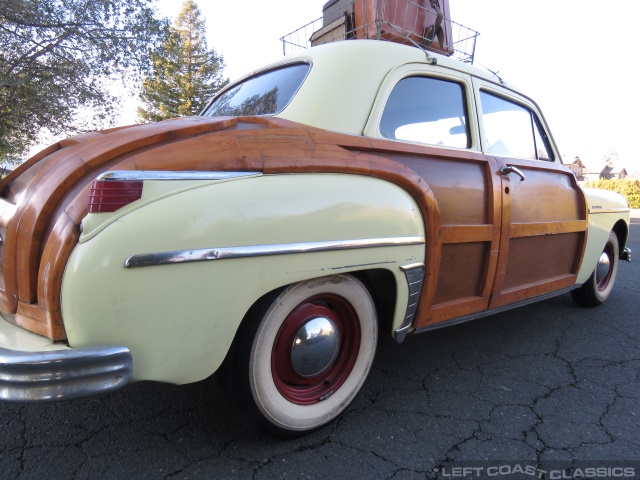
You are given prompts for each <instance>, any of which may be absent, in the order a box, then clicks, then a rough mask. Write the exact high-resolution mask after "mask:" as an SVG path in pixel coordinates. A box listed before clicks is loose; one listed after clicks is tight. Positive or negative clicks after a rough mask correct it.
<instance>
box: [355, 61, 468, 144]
mask: <svg viewBox="0 0 640 480" xmlns="http://www.w3.org/2000/svg"><path fill="white" fill-rule="evenodd" d="M409 77H427V78H432V79H436V80H444V81H448V82H453V83H457V84H459V85H460V87H461V88H462V93H463V101H464V107H465V110H466V111H465V114H466V120H467V125H466V126H467V135H468V138H467V140H468V144H467V145H468V146H467V147H466V148H462V147H449V146H443V145H433V144H428V143H422V142H416V141H409V140H400V139H391V138H387V137H384V136H383V135H382V132H381V131H380V124H381V121H382V114H383V112H384V109H385V107H386V105H387V102H388V101H389V97H390V96H391V92H392V91H393V89H394V88H395V87H396V85H397V84H398V83H400V82H401V81H402V80H404V79H405V78H409ZM474 102H475V98H474V92H473V83H472V79H471V76H470V75H468V74H465V73H462V72H458V71H455V70H449V69H446V70H445V69H443V68H442V67H438V66H431V65H423V64H406V65H402V66H400V67H397V68H396V69H394V70H392V71H391V72H390V73H389V74H388V75H387V77H386V78H385V80H384V81H383V82H382V85H381V87H380V89H379V91H378V95H377V96H376V100H375V101H374V103H373V107H372V109H371V114H370V115H369V120H368V121H367V123H366V125H365V128H364V131H363V135H364V136H367V137H375V138H381V139H383V140H386V141H389V142H400V143H407V144H411V145H422V146H426V147H435V148H443V149H447V150H454V151H480V140H479V130H478V124H477V117H476V115H477V113H476V108H475V106H474V105H475V103H474Z"/></svg>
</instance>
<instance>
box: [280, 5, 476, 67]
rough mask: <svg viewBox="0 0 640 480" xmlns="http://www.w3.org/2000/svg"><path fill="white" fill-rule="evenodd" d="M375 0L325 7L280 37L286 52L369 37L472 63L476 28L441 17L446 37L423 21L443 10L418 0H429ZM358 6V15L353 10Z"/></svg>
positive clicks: (286, 53) (283, 49)
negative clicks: (304, 22) (437, 9)
mask: <svg viewBox="0 0 640 480" xmlns="http://www.w3.org/2000/svg"><path fill="white" fill-rule="evenodd" d="M374 1H376V2H377V4H376V5H375V7H372V6H371V5H372V2H371V0H341V1H340V0H336V1H335V2H334V4H333V5H337V6H335V8H332V9H328V10H325V11H324V12H323V16H322V17H320V18H318V19H317V20H314V21H312V22H309V23H307V24H306V25H303V26H302V27H300V28H298V29H296V30H294V31H293V32H291V33H288V34H287V35H285V36H283V37H281V38H280V41H282V51H283V54H284V55H289V54H291V53H299V52H301V51H302V50H305V49H307V48H309V47H313V46H316V45H322V44H325V43H331V42H337V41H342V40H352V39H364V38H368V39H375V40H386V41H393V42H397V43H403V44H407V45H413V46H416V47H419V48H422V49H424V50H428V51H432V52H436V53H444V54H445V55H448V56H451V57H452V58H455V59H457V60H460V61H462V62H465V63H469V64H473V57H474V54H475V49H476V40H477V38H478V35H479V33H478V32H477V31H475V30H472V29H470V28H468V27H465V26H464V25H461V24H459V23H456V22H454V21H452V20H450V19H448V18H442V17H441V20H442V21H443V22H444V23H442V26H443V28H445V29H449V31H448V32H447V33H445V35H444V41H443V35H442V33H441V32H442V30H440V32H438V29H437V26H435V25H433V24H431V25H425V24H424V23H423V22H424V21H425V19H426V18H429V17H431V18H437V14H438V13H440V12H436V10H434V9H432V8H428V7H424V6H423V5H421V4H420V3H417V2H421V1H422V3H429V2H427V1H426V0H374ZM356 4H357V5H356ZM436 4H437V2H436ZM357 8H359V9H360V10H359V11H360V15H359V16H358V15H357V14H356V13H354V12H356V9H357ZM374 10H375V11H374ZM367 20H368V21H367ZM438 33H440V35H438ZM438 40H439V41H440V42H438ZM440 44H441V45H440Z"/></svg>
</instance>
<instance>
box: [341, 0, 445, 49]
mask: <svg viewBox="0 0 640 480" xmlns="http://www.w3.org/2000/svg"><path fill="white" fill-rule="evenodd" d="M354 10H355V11H354V20H355V25H354V27H355V31H356V36H357V38H370V39H384V40H390V41H394V42H399V43H405V44H409V45H412V44H414V43H417V44H419V45H421V46H422V47H424V48H426V49H427V50H432V51H435V52H438V53H443V54H445V55H453V53H454V47H453V35H452V27H451V15H450V12H449V0H356V1H355V2H354Z"/></svg>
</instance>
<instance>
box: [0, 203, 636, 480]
mask: <svg viewBox="0 0 640 480" xmlns="http://www.w3.org/2000/svg"><path fill="white" fill-rule="evenodd" d="M636 213H637V212H636ZM634 216H635V217H636V218H634V219H633V220H632V232H631V241H630V243H629V245H630V247H631V248H632V249H633V250H634V251H635V252H637V253H638V255H640V219H638V217H640V215H637V214H636V215H634ZM639 311H640V257H638V258H637V259H636V261H635V262H634V263H631V264H627V263H626V262H625V263H622V264H621V265H620V268H619V271H618V279H617V281H616V285H615V288H614V292H613V294H612V296H611V297H610V298H609V300H608V301H607V303H606V304H604V305H602V306H600V307H597V308H593V309H586V308H579V307H577V306H576V305H575V304H574V303H573V301H572V299H571V296H570V295H562V296H559V297H556V298H554V299H551V300H548V301H545V302H541V303H538V304H534V305H530V306H527V307H522V308H519V309H515V310H512V311H509V312H506V313H503V314H500V315H495V316H493V317H489V318H485V319H482V320H477V321H475V322H471V323H467V324H464V325H460V326H456V327H451V328H448V329H443V330H439V331H434V332H431V333H425V334H422V335H417V336H415V337H410V338H408V339H407V341H406V342H405V343H404V344H402V345H396V344H395V343H393V341H391V340H390V339H388V338H382V339H381V340H380V342H379V346H378V354H377V357H376V361H375V365H374V368H373V371H372V373H371V375H370V377H369V379H368V381H367V383H366V384H365V386H364V388H363V390H362V391H361V393H360V394H359V396H358V397H357V399H356V400H355V402H354V403H353V404H352V405H351V406H350V407H349V409H348V410H347V412H346V413H345V414H343V415H342V416H341V417H340V418H339V419H338V420H337V421H336V422H335V423H333V424H331V425H330V426H328V427H326V428H324V429H322V430H320V431H318V432H315V433H313V434H311V435H308V436H306V437H303V438H300V439H296V440H289V441H281V440H274V439H271V438H267V437H263V436H261V435H259V434H257V433H254V432H253V431H251V430H249V429H247V428H246V427H245V425H244V423H243V422H242V421H241V419H239V418H237V416H236V414H235V413H234V412H233V410H232V409H230V408H229V406H228V405H227V403H226V402H225V400H224V398H223V396H222V395H221V393H220V391H219V389H218V386H217V383H216V381H215V379H214V378H212V379H209V380H206V381H204V382H200V383H197V384H193V385H185V386H172V385H163V384H157V383H151V382H141V383H137V384H132V385H130V386H128V387H126V388H125V389H123V390H121V391H119V392H116V393H113V394H109V395H103V396H100V397H94V398H88V399H83V400H76V401H71V402H64V403H58V404H48V405H30V406H17V405H7V404H4V405H0V478H2V479H169V480H178V479H230V478H233V479H255V480H259V479H282V478H286V479H310V478H311V479H313V478H322V479H327V478H330V479H342V478H345V479H367V480H370V479H391V478H393V479H403V480H404V479H425V478H515V476H516V475H515V474H519V475H521V476H523V478H594V477H593V475H591V476H589V475H588V473H589V472H595V474H597V473H603V474H606V475H604V476H602V475H601V476H598V478H614V477H626V478H633V477H632V476H631V474H633V475H635V476H638V477H640V314H639V313H638V312H639ZM587 468H592V469H594V470H587ZM531 469H535V470H531ZM554 469H555V470H554ZM595 469H599V470H595ZM560 471H562V472H563V473H562V475H563V476H562V477H560V476H557V475H558V472H560ZM576 472H579V473H581V474H583V475H582V476H580V475H576ZM554 475H555V476H554Z"/></svg>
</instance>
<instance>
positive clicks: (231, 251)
mask: <svg viewBox="0 0 640 480" xmlns="http://www.w3.org/2000/svg"><path fill="white" fill-rule="evenodd" d="M424 243H425V239H424V237H395V238H365V239H358V240H335V241H327V242H302V243H285V244H277V245H249V246H245V247H221V248H201V249H195V250H175V251H170V252H157V253H141V254H138V255H131V256H130V257H129V258H127V259H126V260H125V262H124V266H125V268H137V267H151V266H156V265H174V264H177V263H189V262H208V261H213V260H225V259H231V258H251V257H264V256H267V255H289V254H294V253H312V252H326V251H333V250H353V249H358V248H378V247H398V246H406V245H422V244H424Z"/></svg>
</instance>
